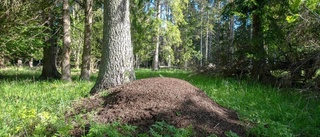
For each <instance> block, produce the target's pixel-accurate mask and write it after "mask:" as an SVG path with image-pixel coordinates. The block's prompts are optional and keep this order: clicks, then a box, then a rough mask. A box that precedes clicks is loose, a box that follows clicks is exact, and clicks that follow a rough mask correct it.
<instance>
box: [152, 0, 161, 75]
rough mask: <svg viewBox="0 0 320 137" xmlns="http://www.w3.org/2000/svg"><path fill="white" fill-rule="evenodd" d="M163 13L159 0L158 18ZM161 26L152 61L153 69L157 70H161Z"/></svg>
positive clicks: (158, 27)
mask: <svg viewBox="0 0 320 137" xmlns="http://www.w3.org/2000/svg"><path fill="white" fill-rule="evenodd" d="M160 15H161V5H160V0H158V2H157V18H158V20H160V19H161V18H160ZM160 26H161V25H159V26H157V32H156V33H157V34H156V48H155V51H154V55H153V61H152V70H154V71H157V70H159V50H160Z"/></svg>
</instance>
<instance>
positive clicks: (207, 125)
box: [76, 77, 245, 136]
mask: <svg viewBox="0 0 320 137" xmlns="http://www.w3.org/2000/svg"><path fill="white" fill-rule="evenodd" d="M109 93H110V94H109V95H107V96H106V97H101V96H99V95H95V96H92V97H90V98H87V99H84V100H83V101H82V103H81V105H77V106H76V110H79V111H80V110H82V111H83V109H85V110H86V111H96V112H95V115H94V118H93V119H94V121H96V122H100V123H110V122H114V121H121V122H122V123H127V124H131V125H135V126H138V131H139V132H147V131H148V130H149V129H150V126H151V125H152V124H154V123H155V122H157V121H165V122H166V123H168V124H171V125H174V126H176V127H181V128H182V127H188V126H190V125H191V126H192V127H193V129H194V131H195V132H196V136H207V135H210V134H216V135H218V136H224V135H225V132H226V131H232V132H234V133H237V134H238V135H240V136H245V128H244V127H243V126H242V125H241V123H240V122H239V120H238V116H237V114H236V113H235V112H234V111H232V110H229V109H226V108H223V107H221V106H220V105H219V104H217V103H216V102H214V101H213V100H212V99H210V98H209V97H208V96H207V95H206V94H205V93H204V92H203V91H201V90H200V89H199V88H197V87H195V86H193V85H191V84H190V83H188V82H186V81H184V80H180V79H176V78H165V77H157V78H147V79H141V80H136V81H133V82H131V83H128V84H124V85H121V86H118V87H115V88H112V89H110V90H109Z"/></svg>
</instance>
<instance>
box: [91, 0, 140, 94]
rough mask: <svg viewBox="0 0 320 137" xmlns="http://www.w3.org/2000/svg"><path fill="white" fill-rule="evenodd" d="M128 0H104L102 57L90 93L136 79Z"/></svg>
mask: <svg viewBox="0 0 320 137" xmlns="http://www.w3.org/2000/svg"><path fill="white" fill-rule="evenodd" d="M129 3H130V2H129V0H104V26H103V31H104V32H103V44H104V45H103V48H102V60H101V65H100V68H99V74H98V78H97V81H96V84H95V85H94V87H93V88H92V89H91V92H90V93H91V94H94V93H96V92H99V91H101V90H104V89H108V88H110V87H114V86H117V85H121V84H124V83H127V82H131V81H133V80H134V79H135V73H134V65H133V58H134V56H133V48H132V44H131V33H130V19H129V15H130V11H129Z"/></svg>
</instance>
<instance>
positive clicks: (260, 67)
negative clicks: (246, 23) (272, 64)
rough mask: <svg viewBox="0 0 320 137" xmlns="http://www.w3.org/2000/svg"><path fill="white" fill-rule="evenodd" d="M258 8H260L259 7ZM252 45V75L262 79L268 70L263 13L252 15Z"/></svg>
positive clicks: (254, 77)
mask: <svg viewBox="0 0 320 137" xmlns="http://www.w3.org/2000/svg"><path fill="white" fill-rule="evenodd" d="M257 10H260V9H259V8H258V9H257ZM252 26H253V30H252V44H253V45H252V46H253V53H254V57H255V58H254V59H253V61H252V70H251V77H252V78H253V79H256V80H262V79H263V77H264V76H265V74H267V72H266V61H265V55H266V53H265V50H264V46H263V30H262V22H261V15H260V14H259V13H254V14H253V15H252Z"/></svg>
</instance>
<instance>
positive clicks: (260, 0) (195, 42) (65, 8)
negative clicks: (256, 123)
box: [0, 0, 320, 90]
mask: <svg viewBox="0 0 320 137" xmlns="http://www.w3.org/2000/svg"><path fill="white" fill-rule="evenodd" d="M319 3H320V2H319V0H306V1H302V0H284V1H277V0H268V1H265V0H132V1H130V22H131V35H132V37H131V41H132V45H133V48H134V49H133V50H134V63H135V68H139V67H148V68H152V69H153V70H158V69H159V68H161V67H168V68H181V69H192V70H196V71H199V72H205V73H209V74H212V75H218V76H237V77H251V78H253V79H255V80H259V81H262V82H265V83H270V84H274V85H276V86H281V87H292V86H298V87H303V88H313V89H316V90H319V86H320V78H319V77H318V75H319V67H320V52H319V49H320V47H319V44H320V39H319V38H320V15H319V14H320V4H319ZM103 5H104V4H103V2H102V1H100V0H97V1H92V0H83V1H81V0H71V1H66V0H64V1H61V0H50V1H44V0H39V1H22V0H4V1H3V2H1V4H0V24H1V25H0V43H1V45H0V47H1V48H0V66H1V67H5V66H10V65H19V62H20V64H28V65H29V66H30V67H32V66H39V65H42V66H43V70H42V74H41V78H42V79H47V78H57V79H60V78H61V79H64V80H68V81H70V80H71V79H70V77H71V75H70V73H71V71H70V69H71V67H72V68H80V69H81V79H85V80H88V79H89V77H90V72H91V71H92V70H93V69H95V68H96V69H97V68H98V66H99V65H101V63H100V62H101V52H100V51H101V49H102V47H103V45H104V44H106V43H105V41H103V38H102V35H103V29H102V28H103V11H104V10H106V9H103V7H104V6H103ZM105 20H106V21H108V20H109V19H105ZM60 69H61V71H59V70H60Z"/></svg>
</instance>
